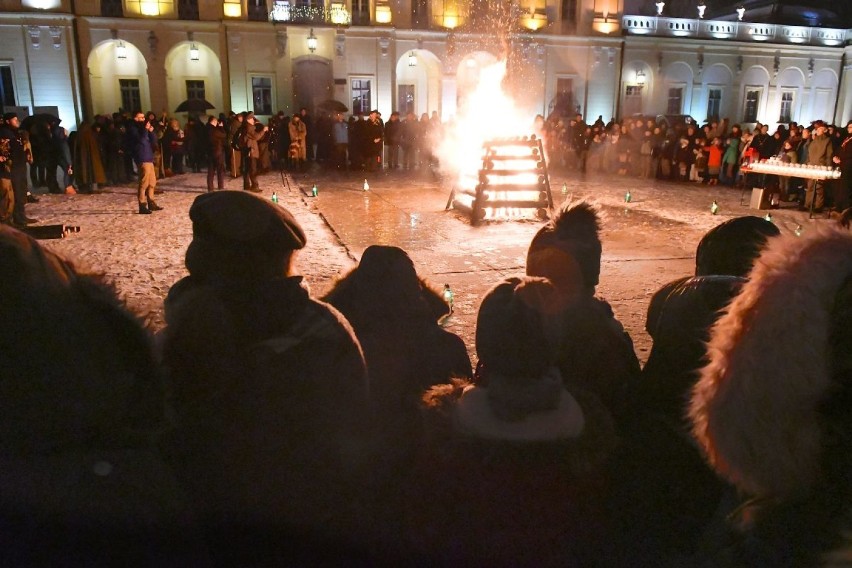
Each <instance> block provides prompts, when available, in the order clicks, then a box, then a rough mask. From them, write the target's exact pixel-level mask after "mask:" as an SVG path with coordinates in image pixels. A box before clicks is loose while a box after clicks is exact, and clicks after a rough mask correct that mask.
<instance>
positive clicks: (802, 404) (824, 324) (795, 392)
mask: <svg viewBox="0 0 852 568" xmlns="http://www.w3.org/2000/svg"><path fill="white" fill-rule="evenodd" d="M850 275H852V233H850V232H849V231H846V230H843V229H841V228H834V227H827V228H821V229H815V230H813V231H810V234H809V235H808V236H806V237H802V238H797V237H793V236H786V237H778V238H776V239H772V240H771V241H770V242H769V244H768V246H767V248H766V249H765V251H764V252H763V254H762V255H761V256H760V258H759V259H758V260H757V261H756V262H755V266H754V269H753V271H752V273H751V275H750V280H749V282H748V283H747V284H745V286H744V287H743V289H742V292H741V293H740V294H739V296H737V297H736V298H735V299H734V301H733V302H732V304H731V305H730V308H729V311H728V313H727V314H725V315H724V316H723V317H722V318H720V319H719V321H718V322H717V323H716V325H715V326H714V328H713V330H712V333H711V338H710V342H709V344H708V359H709V364H708V365H707V366H706V367H705V368H704V369H703V370H702V371H701V377H700V379H699V382H698V384H697V385H696V387H695V389H694V391H693V399H692V404H691V410H690V415H691V418H692V420H693V422H694V430H693V432H694V434H695V436H696V438H697V440H698V442H699V443H700V445H701V446H702V447H703V449H704V451H705V452H706V454H707V457H708V459H709V460H710V462H711V463H712V465H713V466H714V467H715V468H716V470H717V471H718V472H719V473H720V474H722V475H723V476H725V477H726V478H728V479H729V480H730V481H732V482H733V483H735V484H736V485H737V486H738V487H739V488H740V489H743V490H745V491H747V492H749V493H751V494H753V495H758V496H768V495H773V496H778V497H783V496H787V495H792V494H796V493H799V492H801V491H805V490H807V489H809V488H812V487H813V486H814V485H815V484H816V483H817V482H818V481H819V480H820V477H821V473H822V472H821V471H820V459H821V456H822V442H823V433H822V431H821V427H820V422H821V417H820V414H819V405H820V403H821V402H822V401H823V400H824V399H825V397H826V395H827V394H828V393H829V391H830V389H831V388H832V386H833V381H834V377H833V375H832V373H833V371H834V370H833V369H832V363H833V361H832V357H831V345H830V329H831V324H832V312H833V310H834V306H835V298H836V297H837V295H838V292H839V290H840V289H841V287H842V286H843V285H844V282H846V281H847V279H848V278H849V277H850ZM835 354H836V353H835Z"/></svg>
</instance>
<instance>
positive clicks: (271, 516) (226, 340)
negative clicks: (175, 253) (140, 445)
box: [164, 276, 368, 565]
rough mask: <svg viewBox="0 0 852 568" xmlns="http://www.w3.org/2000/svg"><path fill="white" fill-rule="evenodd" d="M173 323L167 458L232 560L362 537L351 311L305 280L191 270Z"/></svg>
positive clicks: (177, 291)
mask: <svg viewBox="0 0 852 568" xmlns="http://www.w3.org/2000/svg"><path fill="white" fill-rule="evenodd" d="M166 322H167V324H168V327H167V328H166V330H165V335H164V361H165V364H166V366H167V368H168V371H169V374H170V377H171V381H172V384H173V390H174V393H175V401H174V402H175V410H176V418H177V429H176V431H175V435H174V438H173V440H172V443H171V444H169V448H170V455H171V456H172V463H174V464H175V467H176V470H177V472H178V475H179V478H180V480H181V481H182V483H183V486H184V487H185V488H186V490H187V492H188V493H189V494H190V495H191V497H192V498H193V500H194V501H195V502H196V503H197V504H198V507H199V513H200V514H202V515H203V520H204V523H205V528H206V529H207V532H208V536H209V538H210V539H211V542H213V543H215V545H216V546H215V552H216V553H217V554H221V555H223V556H222V557H223V558H224V559H225V560H224V562H225V564H228V565H239V564H245V563H252V562H258V563H260V564H269V563H270V562H272V559H273V558H275V557H277V555H279V554H292V555H293V556H292V558H297V557H298V555H299V554H308V555H309V557H310V556H311V555H313V554H319V553H322V552H323V549H326V550H328V551H330V550H332V549H336V547H339V549H340V550H349V549H350V547H354V546H356V545H357V543H358V540H359V539H358V536H357V534H356V533H357V530H358V528H359V526H360V525H361V522H360V521H359V519H358V517H359V504H360V502H359V499H368V496H367V495H366V493H365V492H364V491H362V490H361V487H360V482H361V479H362V473H363V472H362V470H361V468H362V467H363V465H364V464H363V463H362V462H361V460H363V459H366V455H365V451H364V447H363V444H364V437H363V434H364V432H365V431H366V429H367V424H366V419H367V411H368V399H367V396H368V393H367V382H366V373H365V368H364V359H363V355H362V354H361V350H360V347H359V345H358V342H357V340H356V339H355V337H354V335H353V333H352V330H351V329H350V327H349V325H348V324H347V323H346V321H345V320H344V319H343V318H342V316H341V315H340V314H339V313H338V312H337V311H336V310H335V309H333V308H331V307H330V306H328V305H327V304H323V303H321V302H318V301H316V300H313V299H311V298H310V297H309V295H308V292H307V290H306V289H305V288H304V287H303V286H302V284H301V277H290V278H280V279H274V280H267V281H259V282H255V283H245V282H243V283H239V284H236V283H234V284H225V283H218V284H217V283H212V282H211V283H202V282H200V281H199V280H198V279H197V278H195V277H192V276H189V277H187V278H185V279H183V280H181V281H179V282H178V283H177V284H176V285H175V286H174V287H173V288H172V290H171V291H170V292H169V295H168V297H167V299H166ZM330 554H331V553H330ZM273 563H274V562H273Z"/></svg>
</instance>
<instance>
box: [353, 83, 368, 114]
mask: <svg viewBox="0 0 852 568" xmlns="http://www.w3.org/2000/svg"><path fill="white" fill-rule="evenodd" d="M350 90H351V92H352V114H363V115H367V114H369V113H370V111H371V110H372V108H370V107H371V106H372V102H373V101H372V97H371V95H370V80H369V79H352V82H351V83H350Z"/></svg>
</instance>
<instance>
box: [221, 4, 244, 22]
mask: <svg viewBox="0 0 852 568" xmlns="http://www.w3.org/2000/svg"><path fill="white" fill-rule="evenodd" d="M223 13H224V14H225V17H226V18H240V17H242V15H243V5H242V2H228V0H225V4H224V12H223Z"/></svg>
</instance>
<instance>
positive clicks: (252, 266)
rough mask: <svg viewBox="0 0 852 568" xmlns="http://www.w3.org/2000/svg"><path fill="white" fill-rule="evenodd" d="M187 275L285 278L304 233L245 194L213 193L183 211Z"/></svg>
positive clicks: (281, 212)
mask: <svg viewBox="0 0 852 568" xmlns="http://www.w3.org/2000/svg"><path fill="white" fill-rule="evenodd" d="M189 218H190V219H191V220H192V242H191V243H189V248H187V251H186V267H187V269H188V270H189V273H190V274H192V275H195V276H198V277H200V278H202V279H205V278H214V279H226V280H258V279H260V280H263V279H267V278H275V277H279V276H281V275H284V274H286V272H287V270H288V266H289V259H290V257H291V256H292V252H293V251H294V250H298V249H301V248H302V247H304V246H305V242H306V239H305V233H304V231H302V227H300V226H299V223H298V222H297V221H296V219H295V218H294V217H293V215H292V214H291V213H290V212H289V211H287V210H286V209H284V208H283V207H280V206H278V205H277V204H275V203H272V202H271V201H267V200H266V199H263V198H262V197H258V196H256V195H253V194H251V193H248V192H245V191H216V192H212V193H205V194H202V195H200V196H198V197H197V198H195V201H194V202H193V204H192V207H190V208H189Z"/></svg>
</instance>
